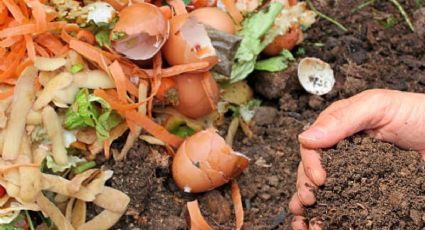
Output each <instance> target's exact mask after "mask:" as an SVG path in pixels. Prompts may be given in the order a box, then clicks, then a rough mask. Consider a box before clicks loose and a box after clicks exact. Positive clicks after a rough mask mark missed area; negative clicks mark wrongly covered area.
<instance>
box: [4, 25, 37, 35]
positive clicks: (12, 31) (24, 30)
mask: <svg viewBox="0 0 425 230" xmlns="http://www.w3.org/2000/svg"><path fill="white" fill-rule="evenodd" d="M35 32H36V26H35V24H25V25H19V26H13V27H9V28H5V29H3V30H0V38H7V37H12V36H18V35H25V34H30V33H35Z"/></svg>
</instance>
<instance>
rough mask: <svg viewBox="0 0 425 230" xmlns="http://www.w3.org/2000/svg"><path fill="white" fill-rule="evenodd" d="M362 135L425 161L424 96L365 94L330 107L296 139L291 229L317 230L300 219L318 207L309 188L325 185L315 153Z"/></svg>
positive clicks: (390, 92)
mask: <svg viewBox="0 0 425 230" xmlns="http://www.w3.org/2000/svg"><path fill="white" fill-rule="evenodd" d="M360 131H366V132H367V133H369V134H370V135H371V136H372V137H374V138H377V139H379V140H382V141H386V142H390V143H393V144H395V145H397V146H398V147H400V148H404V149H412V150H416V151H418V152H419V154H421V155H422V158H423V159H424V160H425V138H424V137H425V94H418V93H408V92H401V91H395V90H384V89H374V90H367V91H364V92H362V93H360V94H357V95H355V96H353V97H351V98H348V99H344V100H340V101H337V102H335V103H333V104H332V105H330V106H329V107H328V108H327V109H326V110H324V111H323V112H322V113H321V114H320V115H319V117H318V118H317V120H316V121H315V122H314V123H313V124H312V125H311V127H310V128H309V129H308V130H306V131H305V132H303V133H301V134H300V135H299V142H300V144H301V145H300V151H301V163H300V165H299V167H298V175H297V192H296V194H294V195H293V197H292V199H291V202H290V203H289V208H290V210H291V212H292V213H293V214H294V215H295V217H294V219H293V221H292V228H293V229H297V230H298V229H300V230H301V229H303V230H304V229H315V230H316V229H321V227H320V224H321V223H320V221H317V220H310V222H309V223H306V220H305V218H304V217H303V216H302V215H303V213H304V206H309V205H313V204H314V203H315V202H316V198H315V197H314V194H313V193H312V192H311V187H314V188H315V187H317V186H320V185H323V184H324V183H325V181H326V172H325V170H324V169H323V167H322V166H321V162H320V161H321V159H320V155H319V153H318V151H317V150H318V149H321V148H329V147H332V146H333V145H335V144H337V143H338V142H339V141H340V140H343V139H345V138H346V137H349V136H351V135H353V134H355V133H357V132H360Z"/></svg>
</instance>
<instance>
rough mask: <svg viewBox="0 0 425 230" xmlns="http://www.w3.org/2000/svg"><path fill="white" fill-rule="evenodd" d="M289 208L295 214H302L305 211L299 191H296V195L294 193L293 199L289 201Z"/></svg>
mask: <svg viewBox="0 0 425 230" xmlns="http://www.w3.org/2000/svg"><path fill="white" fill-rule="evenodd" d="M289 210H290V211H291V212H292V214H294V215H302V214H303V213H304V205H303V204H302V203H301V201H300V199H299V198H298V195H297V193H294V195H292V198H291V201H289Z"/></svg>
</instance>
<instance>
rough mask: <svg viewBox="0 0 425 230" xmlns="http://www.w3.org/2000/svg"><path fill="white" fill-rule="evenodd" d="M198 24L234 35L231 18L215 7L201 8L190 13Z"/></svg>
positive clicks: (234, 29) (233, 25)
mask: <svg viewBox="0 0 425 230" xmlns="http://www.w3.org/2000/svg"><path fill="white" fill-rule="evenodd" d="M190 16H192V17H194V18H196V20H198V22H200V23H202V24H204V25H208V26H211V27H212V28H214V29H216V30H219V31H221V32H226V33H229V34H235V31H236V28H235V24H234V23H233V20H232V18H231V17H230V16H229V15H228V14H226V13H225V12H223V11H221V10H220V9H218V8H217V7H203V8H199V9H196V10H194V11H192V12H190ZM212 19H213V20H212Z"/></svg>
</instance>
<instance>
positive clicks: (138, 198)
mask: <svg viewBox="0 0 425 230" xmlns="http://www.w3.org/2000/svg"><path fill="white" fill-rule="evenodd" d="M313 2H314V4H315V5H316V7H317V9H318V10H319V11H321V12H323V13H325V14H327V15H331V16H332V17H334V18H336V19H337V20H338V21H339V22H340V23H342V24H344V25H345V26H346V27H347V28H348V29H349V30H348V32H343V31H341V30H339V29H338V28H337V27H336V26H334V25H333V24H331V23H329V22H328V21H325V20H320V21H319V22H318V23H316V24H314V25H313V27H312V28H311V29H310V30H309V31H308V33H307V38H306V40H305V42H304V43H303V45H302V47H298V48H297V49H295V52H297V50H298V52H297V53H299V54H301V53H302V52H301V51H303V50H304V51H305V52H304V54H302V55H298V58H301V57H305V56H310V57H318V58H321V59H322V60H324V61H326V62H328V63H329V64H330V65H331V66H332V68H333V70H334V72H335V77H336V80H337V81H336V85H335V87H334V89H333V90H332V91H331V92H330V93H329V94H327V95H325V96H321V97H319V96H314V95H310V94H308V93H306V92H305V91H304V90H303V89H302V88H301V87H300V86H299V84H298V82H297V80H296V71H295V69H296V68H294V67H292V68H289V69H288V70H287V71H285V72H282V73H275V74H267V73H255V74H253V76H252V77H250V84H251V86H252V88H254V89H255V91H256V97H258V98H260V99H262V100H263V106H265V107H266V108H262V110H263V112H262V115H261V116H260V115H258V116H256V120H257V124H256V125H253V126H252V130H253V131H254V134H255V135H254V138H252V139H248V138H246V137H245V136H244V135H243V133H242V132H241V131H239V132H238V133H237V136H236V140H235V143H234V148H235V149H236V150H237V151H240V152H243V153H245V154H246V155H248V156H249V157H250V158H251V163H250V166H249V168H248V169H247V170H245V171H244V172H243V173H242V175H241V176H240V177H239V178H238V183H239V185H240V188H241V193H242V199H243V204H244V210H245V225H244V229H289V228H290V224H289V223H290V221H291V215H290V213H289V210H288V202H289V199H290V197H291V195H292V194H293V193H294V192H295V180H296V169H297V165H298V163H299V160H300V158H299V147H298V143H297V135H298V134H299V133H300V132H302V131H303V130H304V129H305V127H308V125H309V124H310V123H311V122H313V121H314V119H315V118H316V117H317V115H318V114H319V113H320V111H322V110H323V109H324V108H325V107H326V106H328V105H329V104H330V103H332V102H334V101H336V100H339V99H342V98H346V97H349V96H352V95H354V94H356V93H358V92H361V91H363V90H366V89H369V88H390V89H398V90H405V91H413V92H425V42H424V34H423V31H424V29H423V21H424V13H423V11H424V9H423V8H422V10H421V11H420V10H419V8H420V6H417V4H416V3H415V2H423V1H415V0H409V1H400V3H401V4H402V5H403V6H404V7H405V9H406V11H407V12H408V14H409V15H410V16H411V18H412V20H413V21H414V24H415V25H416V26H417V27H418V28H417V29H416V31H417V32H416V33H413V32H411V31H410V30H409V28H408V27H407V26H406V23H405V22H404V21H403V19H402V18H401V17H400V14H399V12H398V11H397V9H396V8H395V7H394V6H393V5H392V4H391V3H390V2H389V1H379V0H377V1H375V3H374V4H371V5H369V6H367V7H365V8H363V9H361V10H359V11H356V12H351V11H352V10H353V9H354V8H355V7H356V6H358V5H359V4H361V3H362V2H363V1H360V0H359V1H353V0H344V1H338V0H332V1H325V0H320V1H313ZM415 12H416V13H415ZM391 15H392V16H393V17H395V18H396V19H397V23H396V24H395V25H394V26H393V27H391V28H388V29H385V28H384V26H383V25H382V21H385V20H386V18H388V17H390V16H391ZM413 15H414V16H413ZM301 48H302V49H301ZM293 65H294V66H296V63H294V64H293ZM270 109H271V110H272V111H273V112H268V111H270ZM264 111H266V112H264ZM268 114H270V115H272V117H269V116H268ZM226 128H227V125H226V124H225V125H223V126H221V127H219V129H220V130H221V134H223V135H224V134H225V130H226ZM118 145H119V144H118ZM117 147H119V146H117ZM170 163H171V159H170V158H169V157H168V155H167V153H166V152H165V151H164V150H163V149H161V148H156V147H151V146H147V145H146V144H144V143H138V144H137V145H136V146H135V147H134V148H133V150H132V152H131V153H130V154H129V156H128V158H127V160H126V161H125V162H113V160H110V161H109V162H108V167H111V168H112V169H113V170H114V173H115V174H114V177H113V178H112V180H111V184H112V186H114V187H116V188H118V189H121V190H122V191H124V192H127V193H128V194H129V195H130V197H131V199H132V200H131V203H130V207H129V210H128V211H127V213H126V215H125V216H124V217H123V218H122V219H121V220H120V222H119V223H118V224H117V225H116V227H115V228H116V229H118V228H120V229H137V228H140V229H187V228H188V226H187V224H186V220H185V204H186V202H187V201H190V200H194V199H198V200H199V202H200V206H201V211H202V213H203V214H204V216H206V218H207V221H208V223H209V224H211V225H212V226H213V227H214V228H215V229H234V212H233V206H232V203H231V199H230V196H229V194H230V190H229V186H227V185H225V186H223V187H221V188H218V189H216V190H214V191H211V192H208V193H204V194H185V193H183V192H181V191H179V190H178V189H177V188H176V186H175V185H174V183H173V181H172V177H171V174H170ZM95 211H99V210H95Z"/></svg>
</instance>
